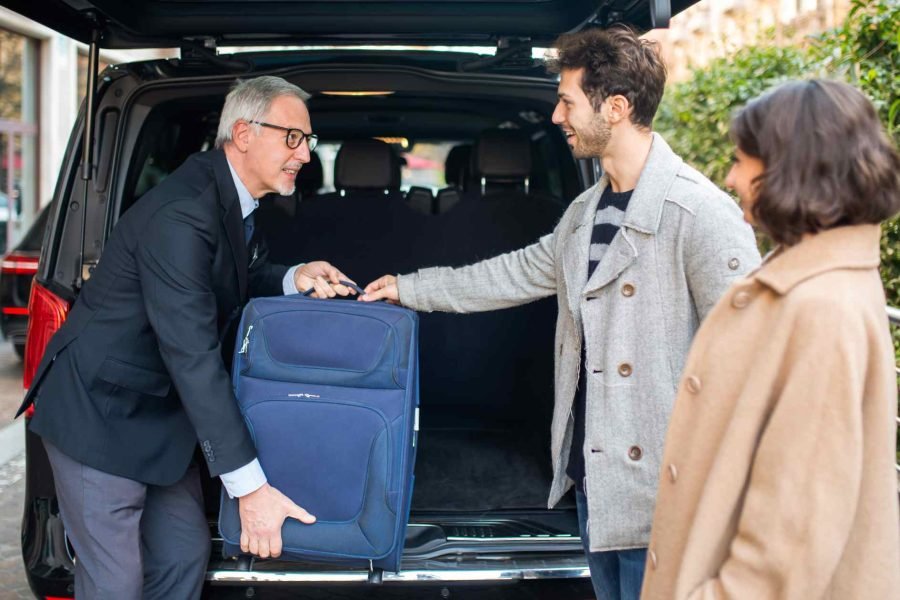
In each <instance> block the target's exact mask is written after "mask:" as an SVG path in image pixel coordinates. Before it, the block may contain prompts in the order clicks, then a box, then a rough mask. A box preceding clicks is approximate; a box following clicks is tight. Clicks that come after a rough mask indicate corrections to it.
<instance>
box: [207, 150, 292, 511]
mask: <svg viewBox="0 0 900 600" xmlns="http://www.w3.org/2000/svg"><path fill="white" fill-rule="evenodd" d="M228 168H229V169H231V177H232V178H234V187H236V188H237V193H238V200H239V201H240V203H241V217H242V218H244V219H246V218H247V216H248V215H249V214H250V213H252V212H253V211H254V210H256V209H257V207H259V200H257V199H256V198H254V197H253V196H252V195H250V191H249V190H248V189H247V186H245V185H244V182H243V181H241V179H240V177H238V174H237V173H236V172H235V170H234V167H232V166H231V163H228ZM301 266H302V265H294V266H293V267H291V268H290V269H288V271H287V273H285V275H284V279H283V280H282V282H281V285H282V288H283V289H284V293H285V295H287V294H296V293H298V290H297V287H296V286H295V285H294V272H295V271H296V270H297V269H299V268H300V267H301ZM219 478H220V479H221V480H222V485H223V486H225V491H227V492H228V495H229V496H231V497H232V498H240V497H241V496H246V495H247V494H249V493H250V492H255V491H256V490H258V489H259V488H261V487H262V486H263V484H265V483H266V474H265V473H263V470H262V466H260V464H259V460H258V459H256V458H254V459H253V460H252V461H250V462H249V463H247V464H246V465H244V466H243V467H240V468H238V469H235V470H234V471H229V472H228V473H222V474H221V475H219Z"/></svg>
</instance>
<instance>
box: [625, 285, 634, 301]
mask: <svg viewBox="0 0 900 600" xmlns="http://www.w3.org/2000/svg"><path fill="white" fill-rule="evenodd" d="M622 295H623V296H625V297H626V298H631V297H632V296H634V285H632V284H630V283H626V284H625V285H623V286H622Z"/></svg>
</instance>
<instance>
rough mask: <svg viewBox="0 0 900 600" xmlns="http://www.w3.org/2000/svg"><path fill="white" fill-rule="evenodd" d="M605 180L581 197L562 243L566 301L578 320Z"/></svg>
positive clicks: (577, 320) (606, 182) (602, 179)
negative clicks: (570, 226) (578, 214)
mask: <svg viewBox="0 0 900 600" xmlns="http://www.w3.org/2000/svg"><path fill="white" fill-rule="evenodd" d="M608 182H609V180H608V178H607V177H606V176H603V177H602V178H601V179H600V182H599V183H598V184H597V186H596V187H595V188H594V190H593V193H591V194H590V195H589V196H588V198H587V199H586V200H584V202H583V203H582V204H583V208H582V211H583V212H582V213H581V216H580V217H579V218H577V219H576V220H575V223H574V226H573V229H572V230H571V231H570V232H569V233H568V235H567V236H566V237H567V239H566V241H565V244H564V246H563V278H564V279H565V282H566V289H567V290H568V293H567V298H566V300H567V301H568V304H569V310H570V311H571V312H572V315H574V317H575V321H576V322H577V323H580V322H581V309H580V301H581V291H582V290H583V289H584V284H585V283H586V282H587V268H588V252H589V251H590V246H591V233H592V232H593V230H594V215H595V213H596V212H597V204H598V203H599V202H600V196H601V195H602V194H603V190H604V189H605V188H606V186H607V184H608Z"/></svg>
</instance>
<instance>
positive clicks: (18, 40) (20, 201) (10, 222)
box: [0, 29, 38, 251]
mask: <svg viewBox="0 0 900 600" xmlns="http://www.w3.org/2000/svg"><path fill="white" fill-rule="evenodd" d="M37 63H38V46H37V42H36V41H35V40H32V39H30V38H27V37H25V36H23V35H19V34H18V33H14V32H12V31H7V30H4V29H0V248H2V249H3V250H4V251H5V250H6V249H7V248H8V247H9V246H11V245H12V243H14V242H15V241H16V239H17V238H18V237H19V236H21V235H22V234H24V232H25V231H27V229H28V226H29V225H30V224H31V221H32V220H33V219H34V215H35V214H36V213H37V210H38V202H37V194H36V190H37V178H36V172H37V102H36V91H37V84H36V82H37Z"/></svg>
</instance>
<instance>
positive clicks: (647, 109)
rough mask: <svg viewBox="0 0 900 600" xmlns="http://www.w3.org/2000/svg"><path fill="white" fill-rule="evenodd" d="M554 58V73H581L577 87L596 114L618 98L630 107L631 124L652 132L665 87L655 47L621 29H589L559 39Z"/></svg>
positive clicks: (662, 65)
mask: <svg viewBox="0 0 900 600" xmlns="http://www.w3.org/2000/svg"><path fill="white" fill-rule="evenodd" d="M554 47H555V48H556V50H557V56H556V57H551V58H548V59H547V61H546V63H547V68H548V69H549V70H550V71H551V72H552V73H559V72H560V71H562V70H563V69H566V70H568V69H573V70H576V69H584V74H583V75H582V78H581V89H582V90H583V91H584V93H585V95H586V96H587V97H588V98H590V100H591V104H592V105H593V107H594V110H595V111H599V110H600V105H601V104H603V101H604V100H606V99H607V98H608V97H610V96H616V95H621V96H624V97H625V98H627V99H628V102H629V103H630V104H631V106H632V107H633V112H632V115H631V122H632V123H634V124H635V125H639V126H641V127H646V128H650V127H651V126H652V125H653V117H654V116H656V109H657V108H659V102H660V100H661V99H662V95H663V90H664V88H665V86H666V65H665V63H663V61H662V58H661V57H660V55H659V45H658V44H657V43H656V42H653V41H651V40H645V39H641V38H640V37H638V35H637V34H636V33H635V32H634V31H633V30H631V29H629V28H628V27H625V26H615V27H612V28H610V29H588V30H586V31H579V32H577V33H567V34H564V35H562V36H560V37H559V38H558V39H557V40H556V43H555V44H554Z"/></svg>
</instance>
